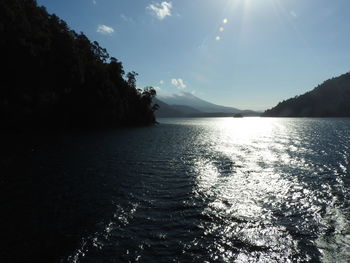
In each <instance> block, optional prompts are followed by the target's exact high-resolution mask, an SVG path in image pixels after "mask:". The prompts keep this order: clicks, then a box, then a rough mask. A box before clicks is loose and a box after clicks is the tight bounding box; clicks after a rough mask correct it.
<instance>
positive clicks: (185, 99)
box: [158, 92, 241, 113]
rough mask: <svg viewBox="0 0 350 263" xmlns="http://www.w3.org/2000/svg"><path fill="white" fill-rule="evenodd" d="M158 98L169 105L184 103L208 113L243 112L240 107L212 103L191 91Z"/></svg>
mask: <svg viewBox="0 0 350 263" xmlns="http://www.w3.org/2000/svg"><path fill="white" fill-rule="evenodd" d="M158 99H160V100H161V101H163V102H165V103H167V104H168V105H183V106H189V107H191V108H194V109H196V110H197V111H200V112H206V113H217V112H221V113H238V112H241V111H240V110H239V109H236V108H232V107H225V106H220V105H216V104H213V103H210V102H208V101H205V100H202V99H200V98H198V97H196V96H194V95H193V94H191V93H188V92H180V93H177V94H173V95H169V96H158Z"/></svg>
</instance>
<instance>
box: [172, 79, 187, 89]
mask: <svg viewBox="0 0 350 263" xmlns="http://www.w3.org/2000/svg"><path fill="white" fill-rule="evenodd" d="M171 84H173V85H174V86H175V87H177V88H178V89H184V88H186V85H185V83H184V81H183V80H182V79H172V80H171Z"/></svg>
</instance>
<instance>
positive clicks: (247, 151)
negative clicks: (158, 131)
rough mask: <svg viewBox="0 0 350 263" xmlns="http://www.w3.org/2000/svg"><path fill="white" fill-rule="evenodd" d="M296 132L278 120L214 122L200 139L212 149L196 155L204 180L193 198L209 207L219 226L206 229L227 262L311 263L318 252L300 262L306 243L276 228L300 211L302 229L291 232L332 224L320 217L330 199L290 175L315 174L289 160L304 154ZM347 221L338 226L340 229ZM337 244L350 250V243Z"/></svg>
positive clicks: (305, 165)
mask: <svg viewBox="0 0 350 263" xmlns="http://www.w3.org/2000/svg"><path fill="white" fill-rule="evenodd" d="M293 128H294V127H293V125H290V124H289V123H288V122H286V123H284V122H283V121H281V120H278V121H276V119H261V118H244V119H238V120H237V119H232V118H229V119H221V120H220V121H217V122H215V123H213V125H212V126H211V127H210V128H208V129H207V132H209V133H210V134H209V135H208V134H203V135H202V136H199V137H198V141H199V142H198V144H202V145H210V146H211V147H210V148H209V149H208V152H209V151H210V152H211V153H210V154H208V155H207V156H198V158H197V160H196V162H195V165H194V166H195V168H194V169H195V171H196V173H197V174H198V178H197V188H196V189H195V193H196V195H197V196H198V197H199V198H205V199H209V200H210V201H209V202H208V204H207V208H206V209H205V210H204V213H206V214H207V215H208V216H210V217H212V218H216V220H212V222H211V225H210V226H205V228H206V229H207V231H206V235H214V236H217V237H219V238H218V239H217V240H216V242H215V243H214V244H213V249H216V250H217V253H214V254H216V255H221V257H222V260H224V261H229V260H232V259H235V262H257V259H259V260H258V261H259V262H273V261H277V262H281V261H283V262H292V261H293V262H294V261H295V260H296V261H305V260H306V261H308V260H310V259H311V258H312V256H314V255H313V254H312V253H317V251H316V252H312V253H311V255H308V254H306V255H305V256H304V257H303V258H302V257H298V256H296V255H297V254H298V253H299V251H298V250H299V249H298V246H299V245H300V244H298V242H297V241H296V240H294V238H293V234H291V231H287V230H286V227H284V226H281V225H278V224H277V221H278V220H281V219H282V220H287V221H288V216H296V215H295V214H294V213H295V211H298V213H299V216H300V219H301V220H300V222H296V223H299V224H300V225H295V226H293V227H296V228H303V227H304V228H305V229H309V228H310V227H311V228H312V227H314V226H315V225H316V224H317V225H318V227H319V228H322V227H323V226H325V225H326V223H325V222H323V221H324V219H323V218H322V214H323V213H324V212H322V209H324V206H322V205H324V203H322V202H325V200H319V196H320V193H319V192H317V191H314V190H312V189H308V188H307V185H305V184H304V185H302V184H301V183H300V182H299V181H298V177H297V176H296V177H293V176H291V175H293V173H292V174H287V173H286V172H285V171H284V170H285V169H286V168H287V169H288V170H289V172H290V171H291V170H293V169H295V170H296V171H297V172H298V173H303V172H311V171H310V168H309V166H308V163H307V160H305V159H304V158H300V157H299V158H298V157H292V154H291V153H293V152H296V151H301V152H302V151H303V149H300V141H302V138H299V137H298V134H297V133H296V132H295V131H294V130H293ZM291 135H292V136H293V135H294V136H293V137H291ZM281 168H282V169H281ZM328 194H329V193H328V192H326V193H325V195H328ZM330 199H332V197H330ZM326 205H327V202H326ZM283 210H284V211H283ZM281 211H283V213H282V214H280V213H281ZM337 212H338V213H340V212H339V210H337ZM328 213H329V212H328ZM276 215H277V216H276ZM343 217H344V215H343V216H341V215H340V216H339V217H338V219H336V220H337V221H340V222H339V224H341V225H342V219H341V218H343ZM302 221H304V222H302ZM343 221H344V220H343ZM242 222H243V223H242ZM347 223H348V222H347ZM301 234H302V233H301ZM344 239H345V241H344ZM321 240H322V237H321ZM318 242H319V243H320V242H321V241H318ZM339 242H340V243H346V244H347V246H348V245H349V236H347V237H345V238H342V240H340V241H339ZM242 244H244V245H242ZM228 245H229V246H230V245H231V247H238V256H235V255H233V253H231V252H230V250H228V249H225V247H227V246H228ZM321 246H322V245H321ZM323 246H324V244H323ZM333 246H334V247H335V248H334V249H336V248H337V245H333ZM240 247H241V248H240ZM250 248H252V249H250ZM334 249H333V250H334ZM320 252H322V249H320ZM341 253H342V254H343V255H341V256H339V257H337V259H338V260H341V259H343V260H344V258H346V257H347V256H349V252H347V251H346V250H344V249H343V251H342V252H341ZM293 255H294V256H293ZM331 255H332V256H330V257H329V255H328V254H327V253H325V255H324V259H325V262H332V260H333V259H334V253H331ZM216 257H217V256H216ZM213 258H214V259H215V256H214V257H213Z"/></svg>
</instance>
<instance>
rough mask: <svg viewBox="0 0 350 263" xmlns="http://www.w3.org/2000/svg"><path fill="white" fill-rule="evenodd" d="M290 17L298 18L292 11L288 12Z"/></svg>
mask: <svg viewBox="0 0 350 263" xmlns="http://www.w3.org/2000/svg"><path fill="white" fill-rule="evenodd" d="M290 15H291V16H292V17H294V18H297V17H298V15H297V14H296V13H295V12H294V11H290Z"/></svg>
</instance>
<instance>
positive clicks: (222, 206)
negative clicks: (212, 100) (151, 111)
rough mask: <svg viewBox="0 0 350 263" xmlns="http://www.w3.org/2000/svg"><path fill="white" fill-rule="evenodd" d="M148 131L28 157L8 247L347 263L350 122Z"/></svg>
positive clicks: (160, 257) (55, 146)
mask: <svg viewBox="0 0 350 263" xmlns="http://www.w3.org/2000/svg"><path fill="white" fill-rule="evenodd" d="M160 122H161V124H160V125H158V126H156V127H148V128H135V129H125V130H119V131H109V132H103V133H101V132H100V133H89V134H84V135H81V134H69V135H67V134H66V135H60V136H59V139H57V136H54V137H53V138H51V137H50V138H46V139H45V140H43V142H42V143H39V144H38V146H37V147H34V148H33V149H32V151H31V152H30V154H29V156H30V158H29V161H28V162H29V163H30V166H28V167H26V169H25V173H27V174H30V175H32V176H34V177H33V178H31V179H30V180H27V181H26V180H24V181H23V182H22V183H21V184H20V185H18V183H16V184H15V183H12V184H11V183H9V184H8V186H7V188H8V189H7V190H8V192H11V195H9V196H8V203H9V204H8V206H11V205H12V207H14V206H15V205H16V206H17V207H19V208H21V211H20V212H18V213H10V215H11V216H9V219H8V220H9V221H11V220H12V221H11V222H13V220H14V219H13V218H16V219H15V220H14V222H16V223H17V224H16V230H14V231H17V232H20V233H22V236H20V237H18V235H17V236H16V237H14V236H11V237H10V239H11V238H12V239H13V240H12V241H13V242H12V243H17V244H20V243H21V242H23V243H25V244H27V243H28V242H27V241H28V240H29V239H30V240H32V241H31V242H32V244H30V245H28V247H27V248H28V251H31V252H28V253H29V254H30V253H31V254H30V256H33V257H35V256H38V255H40V256H41V257H46V258H50V257H51V259H52V260H53V261H57V262H66V261H68V262H136V261H139V262H348V261H347V260H348V259H349V258H350V203H349V202H350V201H349V200H350V191H349V190H350V189H349V188H350V170H349V169H350V165H349V161H350V148H349V147H350V119H277V118H276V119H275V118H242V119H237V118H203V119H161V120H160ZM16 189H22V190H23V189H26V190H25V191H24V192H26V193H27V194H28V193H31V194H32V196H31V197H30V200H23V198H26V197H25V196H23V195H21V194H20V193H18V192H21V193H22V192H23V191H22V190H17V191H18V192H16ZM28 189H29V190H28ZM7 209H9V208H7ZM9 210H10V209H9ZM10 217H11V218H10ZM19 218H20V219H19ZM16 220H17V221H16ZM24 221H25V222H24ZM29 228H30V230H28V229H29ZM14 234H15V232H14ZM26 239H28V240H26ZM11 249H12V250H16V249H19V248H18V247H17V246H16V245H14V246H12V247H10V248H9V251H11ZM19 250H20V249H19ZM38 250H40V251H41V253H38ZM36 253H38V254H36Z"/></svg>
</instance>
